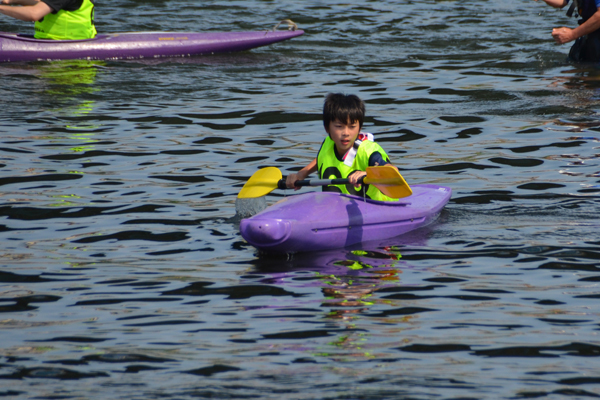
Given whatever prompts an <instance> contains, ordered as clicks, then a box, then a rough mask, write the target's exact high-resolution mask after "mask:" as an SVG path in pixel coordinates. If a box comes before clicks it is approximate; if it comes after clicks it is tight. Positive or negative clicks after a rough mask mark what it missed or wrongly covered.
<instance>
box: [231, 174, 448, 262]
mask: <svg viewBox="0 0 600 400" xmlns="http://www.w3.org/2000/svg"><path fill="white" fill-rule="evenodd" d="M411 188H412V190H413V194H412V195H411V196H408V197H404V198H402V199H400V201H397V202H380V201H371V200H367V201H365V200H364V199H363V198H361V197H357V196H349V195H341V194H337V193H332V192H312V193H306V194H301V195H297V196H289V197H286V198H284V199H283V200H280V201H279V202H277V203H275V204H273V205H272V206H270V207H268V208H267V209H266V210H264V211H263V212H261V213H259V214H256V215H254V216H253V217H251V218H247V219H243V220H242V221H241V223H240V231H241V234H242V237H243V238H244V239H246V240H247V241H248V243H250V244H251V245H253V246H254V247H256V248H258V249H260V250H263V251H266V252H273V253H295V252H304V251H321V250H328V249H336V248H341V247H348V246H351V245H354V244H357V243H361V242H366V241H374V240H384V239H387V238H392V237H395V236H398V235H402V234H404V233H406V232H409V231H412V230H414V229H417V228H419V227H422V226H424V225H427V224H428V223H430V222H431V221H432V220H433V219H434V218H435V217H436V216H437V214H438V213H439V212H440V211H441V209H442V208H443V207H444V206H445V205H446V203H448V201H449V200H450V196H451V195H452V191H451V189H450V188H447V187H444V186H436V185H413V186H411Z"/></svg>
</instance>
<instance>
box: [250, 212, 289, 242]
mask: <svg viewBox="0 0 600 400" xmlns="http://www.w3.org/2000/svg"><path fill="white" fill-rule="evenodd" d="M240 232H241V234H242V237H243V238H244V239H246V240H247V241H248V242H249V243H250V244H253V245H262V246H268V245H275V244H278V243H281V242H282V241H284V240H285V239H287V238H288V236H289V235H290V232H291V226H290V223H289V221H281V220H273V219H268V220H267V219H264V220H261V219H252V218H248V219H243V220H242V222H241V223H240Z"/></svg>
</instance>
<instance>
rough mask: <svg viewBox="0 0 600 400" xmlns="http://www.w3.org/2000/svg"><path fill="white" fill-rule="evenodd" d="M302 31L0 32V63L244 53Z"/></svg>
mask: <svg viewBox="0 0 600 400" xmlns="http://www.w3.org/2000/svg"><path fill="white" fill-rule="evenodd" d="M303 33H304V31H302V30H288V31H266V30H265V31H253V32H200V33H198V32H196V33H193V32H123V33H110V34H99V35H97V36H96V37H95V38H93V39H85V40H45V39H35V38H33V37H32V36H28V35H20V34H16V33H6V32H0V62H18V61H39V60H67V59H71V60H72V59H87V60H119V59H141V58H161V57H190V56H196V55H207V54H217V53H229V52H236V51H244V50H249V49H253V48H256V47H261V46H266V45H269V44H272V43H276V42H280V41H283V40H287V39H291V38H293V37H297V36H300V35H302V34H303Z"/></svg>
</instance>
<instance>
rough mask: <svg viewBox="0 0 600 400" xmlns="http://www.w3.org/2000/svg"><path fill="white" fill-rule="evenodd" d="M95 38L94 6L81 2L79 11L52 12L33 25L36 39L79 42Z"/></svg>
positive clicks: (86, 1)
mask: <svg viewBox="0 0 600 400" xmlns="http://www.w3.org/2000/svg"><path fill="white" fill-rule="evenodd" d="M95 36H96V27H95V26H94V4H93V3H92V1H91V0H83V2H82V3H81V7H79V10H75V11H66V10H60V11H58V12H56V13H54V12H52V13H50V14H48V15H46V16H45V17H44V18H42V19H41V20H39V21H36V23H35V38H36V39H53V40H80V39H91V38H93V37H95Z"/></svg>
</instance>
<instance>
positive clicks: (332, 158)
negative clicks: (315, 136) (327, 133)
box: [317, 137, 398, 201]
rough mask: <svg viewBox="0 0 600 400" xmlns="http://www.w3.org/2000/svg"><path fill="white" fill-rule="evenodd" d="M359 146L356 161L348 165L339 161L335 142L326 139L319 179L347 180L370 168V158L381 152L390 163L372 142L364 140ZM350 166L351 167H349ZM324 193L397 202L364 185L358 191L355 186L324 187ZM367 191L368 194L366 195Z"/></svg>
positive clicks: (321, 154)
mask: <svg viewBox="0 0 600 400" xmlns="http://www.w3.org/2000/svg"><path fill="white" fill-rule="evenodd" d="M357 142H358V143H360V144H359V145H358V149H356V154H355V156H354V160H351V162H348V161H349V160H346V163H345V162H344V161H340V160H338V158H337V157H336V155H335V142H334V141H333V140H331V138H330V137H327V138H325V140H324V141H323V144H322V145H321V149H320V150H319V154H318V155H317V166H318V168H319V177H320V178H321V179H336V178H342V179H344V178H347V177H348V176H349V175H350V174H351V173H352V172H354V171H365V170H366V169H367V167H368V166H369V157H371V154H373V153H375V152H379V153H380V154H381V156H382V157H383V159H384V160H386V161H388V162H389V157H388V155H387V154H386V152H385V151H384V150H383V148H382V147H381V146H380V145H379V144H377V143H375V142H373V141H372V140H364V141H362V142H360V141H357ZM348 164H350V165H348ZM323 191H330V192H338V193H345V194H353V195H356V196H365V197H366V198H368V199H372V200H379V201H397V200H398V199H393V198H391V197H388V196H386V195H384V194H383V193H381V191H379V189H377V188H376V187H375V186H372V185H363V186H362V187H361V188H359V189H356V188H355V187H354V185H351V184H347V185H329V186H323ZM365 191H366V193H365Z"/></svg>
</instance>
